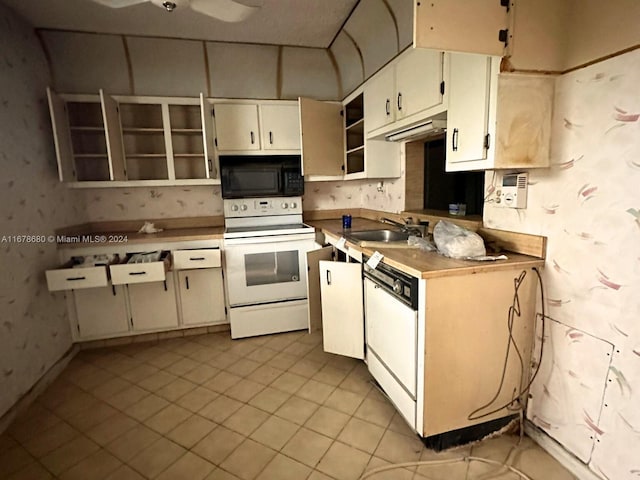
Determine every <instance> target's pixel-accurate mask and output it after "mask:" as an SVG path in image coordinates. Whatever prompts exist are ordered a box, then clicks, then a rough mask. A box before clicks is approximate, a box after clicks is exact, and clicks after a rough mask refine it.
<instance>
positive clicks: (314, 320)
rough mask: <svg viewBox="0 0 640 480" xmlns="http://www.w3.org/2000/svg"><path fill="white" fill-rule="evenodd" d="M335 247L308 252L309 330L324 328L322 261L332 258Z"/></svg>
mask: <svg viewBox="0 0 640 480" xmlns="http://www.w3.org/2000/svg"><path fill="white" fill-rule="evenodd" d="M332 255H333V247H331V246H329V247H324V248H320V249H318V250H311V251H309V252H307V267H308V270H309V271H308V274H307V298H308V299H309V332H315V331H317V330H321V329H322V298H321V296H320V261H321V260H325V261H329V260H331V257H332Z"/></svg>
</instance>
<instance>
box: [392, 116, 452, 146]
mask: <svg viewBox="0 0 640 480" xmlns="http://www.w3.org/2000/svg"><path fill="white" fill-rule="evenodd" d="M446 128H447V121H446V120H442V119H435V118H433V119H429V120H425V121H423V122H420V123H417V124H414V125H411V126H409V127H405V128H402V129H400V130H396V131H394V132H390V133H387V134H386V135H385V136H384V139H385V140H386V141H387V142H403V141H409V140H419V139H423V138H427V137H432V136H435V135H440V134H442V133H444V132H445V130H446Z"/></svg>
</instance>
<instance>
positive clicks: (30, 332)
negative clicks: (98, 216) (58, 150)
mask: <svg viewBox="0 0 640 480" xmlns="http://www.w3.org/2000/svg"><path fill="white" fill-rule="evenodd" d="M48 79H49V71H48V67H47V63H46V60H45V57H44V53H43V52H42V49H41V47H40V44H39V43H38V40H37V38H36V36H35V34H34V33H33V30H32V28H31V27H30V26H29V25H27V24H25V23H24V22H23V21H22V20H21V19H19V17H17V16H16V15H15V14H14V13H13V12H12V11H11V10H9V9H8V8H7V7H5V6H4V5H3V4H1V3H0V166H1V170H2V177H1V178H0V185H1V186H2V187H1V188H0V239H3V240H2V242H1V243H0V265H2V271H3V274H2V275H1V276H0V310H1V311H2V313H1V314H0V392H2V393H1V394H0V417H1V416H2V414H4V413H5V412H6V411H7V410H8V409H9V408H10V407H11V406H12V405H13V404H14V403H15V402H16V401H17V400H18V399H19V398H20V397H21V396H22V395H23V394H24V393H25V392H27V391H28V390H29V389H30V388H31V387H32V385H33V384H34V383H35V382H36V381H37V380H38V379H39V378H40V377H41V376H42V375H43V374H44V373H45V372H46V371H47V370H48V369H49V368H50V367H51V366H52V365H53V364H54V363H55V362H56V361H57V360H58V359H60V357H62V355H63V354H64V353H65V352H66V351H67V350H68V349H69V347H70V346H71V334H70V332H69V321H68V320H67V308H66V303H65V300H64V297H63V295H62V294H55V295H54V294H50V293H49V292H48V290H47V286H46V282H45V276H44V271H45V270H46V269H47V268H51V267H52V266H55V265H57V264H58V258H57V252H56V246H55V244H54V243H47V242H44V243H42V242H39V243H29V244H26V243H16V242H14V241H12V240H11V239H10V238H9V237H10V236H13V235H50V234H52V233H53V231H54V229H55V228H59V227H62V226H66V225H72V224H76V223H81V222H84V221H86V217H85V213H84V208H83V206H82V202H81V201H79V199H81V197H79V196H77V195H76V194H75V193H74V192H72V191H70V190H68V189H66V188H65V187H63V186H62V185H61V184H60V183H58V175H57V171H56V160H55V155H54V151H53V143H52V137H51V125H50V121H49V111H48V107H47V104H46V92H45V89H46V87H47V81H48ZM3 237H4V238H3Z"/></svg>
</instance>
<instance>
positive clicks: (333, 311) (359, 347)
mask: <svg viewBox="0 0 640 480" xmlns="http://www.w3.org/2000/svg"><path fill="white" fill-rule="evenodd" d="M320 295H321V297H322V335H323V342H324V351H325V352H329V353H336V354H338V355H344V356H346V357H353V358H360V359H364V319H363V312H362V310H363V308H362V265H361V264H359V263H343V262H326V261H321V262H320Z"/></svg>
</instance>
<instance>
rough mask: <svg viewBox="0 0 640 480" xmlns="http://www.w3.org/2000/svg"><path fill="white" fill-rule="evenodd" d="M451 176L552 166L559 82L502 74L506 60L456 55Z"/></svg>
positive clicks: (452, 69)
mask: <svg viewBox="0 0 640 480" xmlns="http://www.w3.org/2000/svg"><path fill="white" fill-rule="evenodd" d="M450 57H451V61H450V81H449V89H450V92H452V93H451V95H450V96H449V101H448V103H449V109H448V112H447V160H446V170H447V171H448V172H453V171H463V170H488V169H501V168H503V169H512V168H544V167H548V166H549V147H550V142H551V114H552V105H553V95H554V85H555V79H554V77H553V76H549V75H529V74H508V73H507V74H500V72H499V70H500V58H499V57H487V56H485V55H477V54H471V53H469V54H463V53H452V54H451V56H450Z"/></svg>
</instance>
